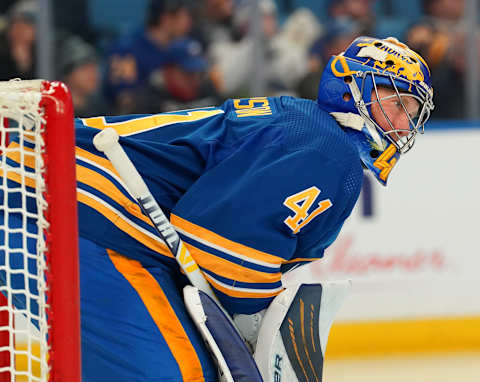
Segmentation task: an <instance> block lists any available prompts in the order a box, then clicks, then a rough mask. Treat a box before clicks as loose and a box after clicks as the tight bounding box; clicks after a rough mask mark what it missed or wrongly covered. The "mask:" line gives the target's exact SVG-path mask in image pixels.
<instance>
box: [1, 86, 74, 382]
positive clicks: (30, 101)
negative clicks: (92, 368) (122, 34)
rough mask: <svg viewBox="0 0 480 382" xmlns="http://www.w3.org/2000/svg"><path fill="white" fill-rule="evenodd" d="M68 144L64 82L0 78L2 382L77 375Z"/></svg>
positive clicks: (69, 116)
mask: <svg viewBox="0 0 480 382" xmlns="http://www.w3.org/2000/svg"><path fill="white" fill-rule="evenodd" d="M74 148H75V144H74V128H73V107H72V102H71V97H70V94H69V91H68V89H67V87H66V86H65V85H64V84H63V83H61V82H48V81H42V80H34V81H16V80H14V81H8V82H0V152H1V161H0V291H1V292H2V293H1V294H0V297H3V296H4V298H3V300H4V304H3V305H2V306H0V381H1V382H3V381H55V382H56V381H69V382H76V381H80V379H81V371H80V307H79V305H80V301H79V276H78V239H77V213H76V181H75V154H74ZM2 295H3V296H2Z"/></svg>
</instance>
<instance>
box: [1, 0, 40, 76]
mask: <svg viewBox="0 0 480 382" xmlns="http://www.w3.org/2000/svg"><path fill="white" fill-rule="evenodd" d="M37 11H38V5H37V2H36V1H35V0H23V1H20V2H17V3H15V4H14V5H13V6H12V7H11V8H10V9H9V11H8V25H7V29H6V31H5V33H4V34H2V35H1V36H0V80H9V79H11V78H22V79H32V78H35V76H36V62H35V60H36V59H35V57H36V55H35V35H36V25H35V21H36V20H35V18H36V14H37Z"/></svg>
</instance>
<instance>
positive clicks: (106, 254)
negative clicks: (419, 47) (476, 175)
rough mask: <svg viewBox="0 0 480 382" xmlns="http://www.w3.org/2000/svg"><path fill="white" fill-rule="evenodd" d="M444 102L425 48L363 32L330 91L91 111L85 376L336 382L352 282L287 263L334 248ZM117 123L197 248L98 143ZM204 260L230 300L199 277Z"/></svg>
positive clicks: (84, 177)
mask: <svg viewBox="0 0 480 382" xmlns="http://www.w3.org/2000/svg"><path fill="white" fill-rule="evenodd" d="M432 97H433V90H432V86H431V81H430V72H429V70H428V67H427V65H426V63H425V61H424V60H423V59H422V57H420V56H419V55H418V54H417V53H415V52H413V51H412V50H410V49H409V48H408V47H407V46H406V45H404V44H402V43H401V42H399V41H397V40H396V39H394V38H387V39H377V38H371V37H359V38H357V39H355V40H354V41H353V42H352V43H351V45H350V46H349V47H348V48H347V49H346V51H345V52H343V53H341V54H339V55H336V56H333V57H332V58H331V60H330V61H329V63H328V64H327V65H326V67H325V71H324V73H323V76H322V79H321V82H320V85H319V92H318V100H317V101H310V100H304V99H298V98H294V97H287V96H283V97H257V98H249V99H232V100H227V101H226V102H225V103H224V104H223V105H221V106H220V107H209V108H202V109H193V110H186V111H177V112H170V113H164V114H154V115H128V116H116V117H92V118H84V119H77V120H76V122H75V125H76V145H77V147H76V177H77V198H78V210H79V241H80V244H79V245H80V255H79V256H80V293H81V301H80V302H81V333H82V334H81V336H82V375H83V380H84V381H88V382H90V381H120V382H121V381H129V382H131V381H172V382H173V381H175V382H177V381H188V382H200V381H209V382H210V381H217V380H218V379H219V375H220V378H221V379H223V380H225V381H261V380H263V381H292V382H295V381H321V380H322V369H323V360H324V355H325V348H326V345H327V337H328V332H329V328H330V325H331V323H332V320H333V317H334V314H335V312H336V310H337V309H338V306H339V304H340V302H341V300H342V299H343V297H344V295H345V293H346V290H347V289H348V282H338V283H321V282H318V283H315V284H301V283H299V284H298V285H292V286H288V287H284V286H283V285H282V274H285V273H286V272H288V271H289V270H291V269H292V268H295V267H298V266H301V265H304V264H308V263H311V262H312V261H315V260H318V259H321V258H322V256H323V254H324V250H325V249H326V248H327V247H328V246H329V245H330V244H331V243H332V242H333V241H334V240H335V239H336V237H337V235H338V233H339V232H340V229H341V227H342V225H343V223H344V221H345V220H346V219H347V218H348V216H349V215H350V213H351V211H352V209H353V207H354V205H355V203H356V201H357V199H358V196H359V193H360V189H361V184H362V179H363V171H364V169H365V170H368V171H370V172H371V173H372V175H373V176H374V177H375V178H376V179H377V180H378V181H379V182H380V183H381V184H382V185H386V184H387V180H388V178H389V176H390V174H391V172H392V169H393V168H394V166H396V164H397V163H398V160H399V159H400V158H401V157H402V156H404V155H405V154H406V153H407V152H408V151H409V150H410V149H411V148H412V147H413V144H414V141H415V138H416V135H417V133H418V132H420V133H422V132H423V128H424V124H425V122H426V121H427V120H428V118H429V115H430V112H431V110H432V109H433V101H432ZM107 128H111V129H113V130H114V131H115V132H116V133H117V134H118V135H119V142H118V143H119V144H120V146H121V147H122V149H123V150H124V151H125V152H126V154H127V155H128V158H130V160H131V162H132V163H133V165H134V167H135V168H136V170H137V171H138V173H139V174H140V176H141V178H142V179H143V180H144V182H145V184H146V186H148V190H149V192H150V193H151V195H152V196H153V199H155V200H156V202H157V203H158V205H159V208H160V209H161V210H162V211H163V213H164V214H165V216H166V217H167V218H168V220H169V222H170V223H171V224H172V226H173V228H174V230H175V232H177V233H178V235H179V238H180V239H181V240H182V243H184V244H182V245H183V246H177V247H174V248H177V249H178V248H180V249H182V248H184V249H185V250H184V251H181V252H180V254H178V256H177V253H175V251H176V250H175V251H172V246H171V244H172V243H173V244H175V243H177V244H178V243H179V242H178V240H177V239H176V238H175V240H173V241H172V243H166V241H164V240H162V238H161V236H159V231H162V229H164V228H165V227H166V224H167V223H166V222H165V224H164V225H163V226H160V227H157V226H156V223H155V219H152V217H151V216H149V213H150V212H151V211H149V208H148V207H147V208H146V207H145V205H142V204H141V203H140V202H142V201H141V200H140V202H139V199H138V198H137V197H136V196H135V195H134V193H132V192H131V191H132V190H131V189H130V188H129V187H128V179H124V178H123V177H122V176H121V175H119V172H118V171H117V169H116V167H114V166H113V165H112V162H111V161H110V160H109V159H108V158H107V156H106V155H105V154H104V153H103V152H102V151H100V150H99V149H97V147H96V146H95V145H94V137H95V136H96V135H97V134H98V133H99V132H101V131H103V130H107ZM9 160H10V161H11V162H12V164H11V165H12V166H13V165H14V162H15V160H16V158H10V159H9ZM0 213H3V212H2V211H0ZM170 223H168V224H170ZM168 239H169V237H167V241H168ZM9 240H10V243H12V241H13V240H15V237H11V238H9ZM167 244H168V245H167ZM29 245H34V243H29ZM187 250H188V253H189V255H188V256H191V259H190V258H188V257H187V255H186V253H187V252H186V251H187ZM65 256H69V254H68V253H65ZM178 257H179V258H180V262H187V261H190V263H189V264H191V265H192V267H191V268H190V269H186V270H182V268H181V267H179V260H178ZM196 266H197V267H198V270H199V272H201V277H203V278H204V279H205V281H206V284H208V286H209V288H211V289H212V290H213V294H214V296H215V299H217V300H218V302H219V303H220V305H219V304H218V303H217V301H215V299H214V298H212V297H211V296H210V295H209V294H208V293H204V291H202V290H201V288H200V289H199V288H196V287H194V286H191V287H189V284H190V283H189V279H188V273H189V272H190V270H197V268H195V267H196ZM18 303H19V304H21V302H18ZM219 370H220V372H219Z"/></svg>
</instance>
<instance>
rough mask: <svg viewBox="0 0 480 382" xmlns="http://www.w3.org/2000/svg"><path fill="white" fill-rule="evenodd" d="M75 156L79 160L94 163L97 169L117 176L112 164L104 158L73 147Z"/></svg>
mask: <svg viewBox="0 0 480 382" xmlns="http://www.w3.org/2000/svg"><path fill="white" fill-rule="evenodd" d="M75 155H76V156H77V157H78V158H79V159H82V158H86V159H89V160H90V161H92V162H95V164H96V165H98V167H100V168H102V169H103V170H106V171H109V172H113V173H114V174H115V175H117V176H119V175H118V172H117V170H115V168H114V167H113V165H112V162H110V161H109V160H108V159H106V158H103V157H101V156H98V155H95V154H92V153H91V152H89V151H86V150H84V149H81V148H80V147H78V146H77V147H75Z"/></svg>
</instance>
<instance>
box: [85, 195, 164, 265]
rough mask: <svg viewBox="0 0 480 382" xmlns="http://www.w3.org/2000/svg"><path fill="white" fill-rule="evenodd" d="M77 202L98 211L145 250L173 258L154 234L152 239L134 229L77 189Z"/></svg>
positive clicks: (125, 220) (130, 224) (127, 222)
mask: <svg viewBox="0 0 480 382" xmlns="http://www.w3.org/2000/svg"><path fill="white" fill-rule="evenodd" d="M77 200H78V202H79V203H83V204H85V205H87V206H89V207H90V208H93V209H94V210H96V211H98V213H100V214H101V215H103V216H105V218H106V219H108V220H110V221H111V222H112V223H113V224H114V225H115V226H116V227H117V228H118V229H120V230H122V231H123V232H125V233H127V234H128V235H130V236H131V237H133V238H134V239H135V240H137V241H139V242H140V243H142V244H143V245H145V246H146V247H147V248H150V249H151V250H153V251H155V252H157V253H160V254H161V255H164V256H168V257H173V255H172V254H171V252H170V251H169V250H168V248H167V246H166V245H165V244H164V243H163V242H161V241H160V239H159V238H158V239H157V238H156V237H155V235H154V234H152V236H153V237H152V236H149V235H148V234H147V233H146V232H143V231H142V230H140V229H139V228H138V227H135V226H134V225H133V223H132V222H129V221H128V220H127V219H125V218H122V217H121V216H119V215H118V214H117V213H116V212H115V211H112V210H111V209H110V208H108V207H107V206H106V205H104V204H102V203H101V202H99V201H98V200H95V198H93V197H92V196H91V195H88V194H87V193H86V192H83V191H82V190H78V189H77Z"/></svg>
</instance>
